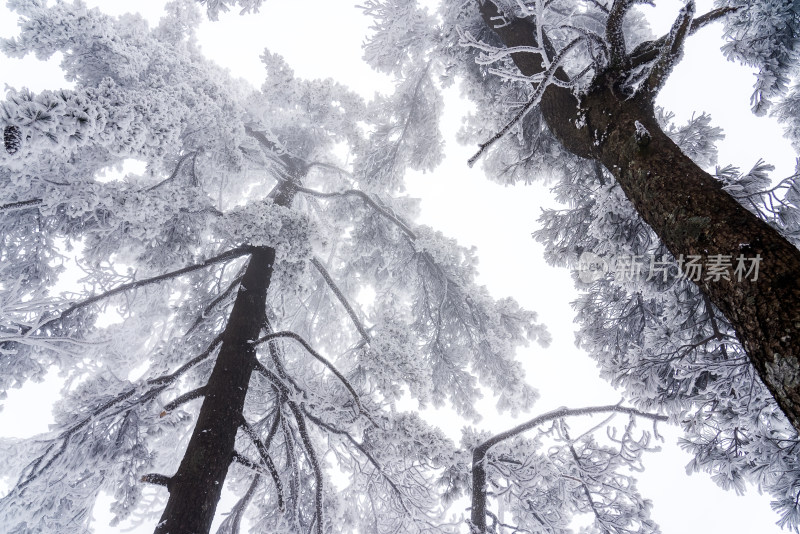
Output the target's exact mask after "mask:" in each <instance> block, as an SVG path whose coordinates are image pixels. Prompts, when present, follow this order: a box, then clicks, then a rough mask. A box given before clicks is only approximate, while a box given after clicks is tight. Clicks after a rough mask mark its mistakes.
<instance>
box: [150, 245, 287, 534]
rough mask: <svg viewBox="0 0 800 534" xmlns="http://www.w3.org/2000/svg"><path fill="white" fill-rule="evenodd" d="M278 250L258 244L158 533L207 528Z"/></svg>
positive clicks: (197, 532)
mask: <svg viewBox="0 0 800 534" xmlns="http://www.w3.org/2000/svg"><path fill="white" fill-rule="evenodd" d="M274 262H275V250H274V249H272V248H270V247H257V248H255V249H254V250H253V253H252V255H251V257H250V262H249V264H248V265H247V270H246V271H245V274H244V278H243V279H242V283H241V286H240V289H239V293H238V295H237V296H236V301H235V302H234V305H233V310H232V311H231V315H230V318H229V319H228V324H227V326H226V327H225V334H224V337H223V340H222V346H221V348H220V351H219V355H218V356H217V361H216V363H215V364H214V369H213V370H212V372H211V377H210V378H209V379H208V383H207V385H206V386H205V398H204V400H203V406H202V408H201V409H200V414H199V416H198V418H197V423H196V425H195V428H194V432H193V433H192V437H191V439H190V440H189V446H188V447H187V449H186V453H185V454H184V456H183V460H182V461H181V465H180V467H179V468H178V471H177V472H176V473H175V475H174V476H172V478H171V479H170V481H169V484H168V485H167V488H168V489H169V501H168V502H167V506H166V508H165V509H164V513H163V514H162V515H161V521H160V522H159V523H158V526H157V527H156V530H155V533H156V534H207V533H208V531H209V529H210V528H211V522H212V521H213V520H214V513H215V511H216V508H217V502H218V501H219V497H220V494H221V493H222V486H223V484H224V483H225V477H226V475H227V473H228V466H229V465H230V462H231V458H232V457H233V451H234V444H235V441H236V433H237V432H238V430H239V426H240V424H241V417H242V409H243V407H244V401H245V397H246V395H247V389H248V385H249V383H250V375H251V374H252V372H253V368H254V367H255V363H256V348H255V346H254V345H253V341H255V340H256V339H258V337H259V334H260V333H261V328H262V326H263V325H264V319H265V309H266V300H267V289H268V288H269V284H270V281H271V278H272V271H273V263H274Z"/></svg>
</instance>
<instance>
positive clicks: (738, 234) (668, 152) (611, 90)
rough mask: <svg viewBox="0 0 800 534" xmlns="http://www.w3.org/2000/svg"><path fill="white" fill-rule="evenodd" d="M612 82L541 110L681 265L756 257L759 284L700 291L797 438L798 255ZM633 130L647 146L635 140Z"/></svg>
mask: <svg viewBox="0 0 800 534" xmlns="http://www.w3.org/2000/svg"><path fill="white" fill-rule="evenodd" d="M481 12H482V14H483V16H484V19H485V20H486V22H487V24H489V25H490V26H491V27H494V24H493V22H492V21H491V17H494V16H497V15H498V14H499V13H498V10H497V6H495V5H494V4H493V3H492V2H491V1H486V2H485V3H484V4H483V5H482V7H481ZM531 30H532V24H531V23H529V22H527V21H524V20H516V21H514V22H512V23H511V24H509V25H508V26H505V27H502V28H494V31H495V32H496V33H497V35H498V36H499V37H500V38H501V40H502V41H503V43H504V44H505V45H506V46H508V47H511V46H536V45H537V44H536V38H535V35H536V34H535V33H534V32H532V31H531ZM547 44H548V43H545V45H547ZM512 59H513V60H514V62H515V64H516V65H517V67H518V68H519V69H520V71H521V72H522V73H523V74H524V75H526V76H531V75H534V74H538V73H539V72H541V71H542V67H541V58H539V57H538V56H537V55H535V54H531V53H515V54H512ZM615 81H616V80H615V79H614V76H613V75H612V74H611V73H600V74H599V75H598V76H597V77H596V79H595V80H594V82H593V83H592V86H591V88H590V89H589V90H588V91H587V93H586V94H585V95H582V96H581V97H580V99H579V98H578V97H577V96H575V95H574V94H573V93H572V91H571V90H570V89H566V88H562V87H558V86H556V85H550V86H549V87H548V88H547V89H546V90H545V92H544V95H543V97H542V100H541V104H540V106H541V110H542V113H543V115H544V117H545V120H546V121H547V124H548V126H549V127H550V129H551V130H552V132H553V134H554V135H555V136H556V137H557V138H558V139H559V140H560V141H561V143H562V144H563V145H564V147H565V148H566V149H567V150H569V151H570V152H572V153H574V154H576V155H578V156H581V157H584V158H590V159H594V160H596V161H599V162H601V163H602V164H603V165H604V166H605V167H606V169H608V170H609V171H610V172H611V174H613V175H614V177H615V178H616V179H617V181H618V182H619V184H620V187H622V190H623V191H624V192H625V194H626V195H627V197H628V199H629V200H630V201H631V203H632V204H633V206H634V207H635V209H636V211H637V212H638V213H639V215H640V216H641V217H642V219H644V221H645V222H646V223H647V224H649V225H650V227H651V228H652V229H653V230H654V231H655V233H656V234H657V235H658V237H659V238H660V239H661V241H662V242H663V243H664V245H665V246H666V247H667V248H668V249H669V251H670V252H671V253H672V255H673V256H674V257H675V258H679V257H681V256H682V257H684V258H686V257H688V256H699V257H701V258H702V259H701V262H702V264H704V265H705V264H707V263H709V259H710V258H711V259H712V260H713V258H712V257H715V256H717V255H721V256H722V257H725V258H728V259H729V260H730V261H732V262H733V264H734V266H735V265H736V260H737V258H738V257H739V255H744V256H745V257H746V258H755V257H756V255H758V256H760V258H761V261H760V265H759V270H758V278H757V280H754V281H752V280H749V279H743V280H741V281H738V280H737V279H736V277H733V276H732V277H730V279H729V280H726V279H725V278H720V279H719V280H714V279H706V280H702V281H698V282H697V284H698V286H699V288H700V290H701V291H702V292H703V293H704V294H705V295H706V296H707V297H708V298H709V299H710V300H711V302H713V303H714V304H715V305H716V306H717V307H718V308H719V309H720V310H721V311H722V313H724V314H725V316H726V317H727V318H728V320H729V321H730V322H731V324H732V325H733V326H734V328H735V329H736V334H737V337H738V338H739V341H740V342H741V343H742V345H743V347H744V349H745V351H746V352H747V354H748V356H749V358H750V361H751V362H752V364H753V366H754V367H755V369H756V371H757V372H758V375H759V377H760V378H761V380H762V381H763V382H764V384H765V385H766V386H767V388H768V389H769V391H770V392H771V394H772V395H773V397H774V398H775V400H776V401H777V403H778V405H779V406H780V408H781V409H782V410H783V412H784V413H785V414H786V416H787V417H788V418H789V420H790V421H791V423H792V425H793V426H794V428H795V429H797V430H798V431H800V250H798V249H797V248H796V247H795V246H793V245H792V244H791V243H789V242H788V241H787V240H786V239H785V238H783V236H781V235H780V233H779V232H777V231H776V230H775V229H774V228H772V227H770V226H769V225H768V224H767V223H765V222H764V221H762V220H761V219H759V218H758V217H756V216H755V215H753V214H752V213H751V212H749V211H747V210H746V209H745V208H744V207H742V206H741V205H740V204H739V203H738V202H736V200H734V199H733V198H732V197H731V196H730V195H728V194H727V193H726V192H725V191H724V190H723V189H722V186H721V184H720V183H719V182H718V181H717V180H716V179H714V177H712V176H711V175H709V174H708V173H706V172H705V171H703V170H702V169H701V168H700V167H698V166H697V165H696V164H695V163H694V162H693V161H692V160H690V159H689V158H688V157H687V156H686V155H684V154H683V152H681V150H680V148H678V146H677V145H675V143H673V142H672V140H671V139H669V137H668V136H667V135H666V134H664V132H663V131H662V130H661V128H660V127H659V125H658V123H657V121H656V119H655V113H654V109H653V103H652V102H651V101H650V97H633V98H627V97H626V96H618V95H617V93H616V91H615ZM584 117H585V119H584ZM637 122H638V123H639V125H641V126H643V127H644V128H645V129H646V130H647V132H649V136H645V137H649V139H648V138H642V136H641V135H640V136H637V135H636V132H637ZM579 124H585V125H583V126H582V127H579V126H578V125H579ZM639 131H641V128H639ZM704 276H705V273H704Z"/></svg>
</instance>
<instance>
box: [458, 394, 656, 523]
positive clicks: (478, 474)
mask: <svg viewBox="0 0 800 534" xmlns="http://www.w3.org/2000/svg"><path fill="white" fill-rule="evenodd" d="M609 412H614V413H622V414H628V415H631V416H636V417H643V418H645V419H650V420H652V421H653V422H654V424H655V422H657V421H666V420H667V417H666V416H664V415H659V414H652V413H648V412H642V411H640V410H637V409H635V408H628V407H626V406H620V405H618V404H615V405H610V406H592V407H588V408H574V409H570V408H558V409H556V410H553V411H551V412H547V413H544V414H542V415H540V416H538V417H534V418H533V419H531V420H530V421H527V422H525V423H522V424H521V425H517V426H515V427H514V428H511V429H509V430H506V431H505V432H501V433H499V434H496V435H494V436H492V437H491V438H489V439H487V440H486V441H484V442H483V443H481V444H480V445H478V446H477V447H476V448H475V449H474V450H473V451H472V513H471V522H472V527H473V530H474V531H475V532H476V534H485V533H486V465H485V463H486V462H485V461H486V454H487V453H488V452H489V449H491V448H492V447H494V446H495V445H497V444H498V443H501V442H503V441H505V440H507V439H510V438H513V437H514V436H518V435H520V434H522V433H523V432H526V431H528V430H531V429H533V428H535V427H537V426H539V425H542V424H544V423H548V422H550V421H556V420H558V419H563V418H565V417H574V416H579V415H591V414H597V413H609Z"/></svg>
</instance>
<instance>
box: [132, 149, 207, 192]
mask: <svg viewBox="0 0 800 534" xmlns="http://www.w3.org/2000/svg"><path fill="white" fill-rule="evenodd" d="M192 156H195V157H196V156H197V150H193V151H192V152H187V153H186V154H184V155H183V156H181V157H180V159H179V160H178V163H176V164H175V170H174V171H172V174H170V175H169V177H168V178H166V179H164V180H162V181H160V182H158V183H157V184H156V185H153V186H150V187H148V188H147V189H145V191H146V192H148V193H149V192H150V191H154V190H156V189H158V188H159V187H161V186H162V185H164V184H167V183H169V182H171V181H172V180H174V179H175V177H176V176H178V172H180V170H181V165H183V162H184V161H186V160H187V159H189V158H190V157H192ZM192 166H194V163H192Z"/></svg>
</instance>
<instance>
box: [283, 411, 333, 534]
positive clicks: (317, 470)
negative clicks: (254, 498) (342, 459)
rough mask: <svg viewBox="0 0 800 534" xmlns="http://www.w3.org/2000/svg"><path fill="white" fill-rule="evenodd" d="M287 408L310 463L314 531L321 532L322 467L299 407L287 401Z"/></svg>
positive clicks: (322, 520)
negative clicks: (295, 424) (312, 479)
mask: <svg viewBox="0 0 800 534" xmlns="http://www.w3.org/2000/svg"><path fill="white" fill-rule="evenodd" d="M287 404H288V405H289V409H290V410H291V411H292V414H294V419H295V421H297V430H298V431H299V433H300V439H301V440H302V441H303V447H304V448H305V450H306V457H307V458H308V461H309V463H310V464H311V470H312V471H313V472H314V480H315V487H314V508H315V509H316V517H317V522H316V532H317V534H322V533H323V527H324V526H325V521H324V515H323V509H324V503H323V490H324V486H323V479H322V468H321V467H320V465H319V460H318V459H317V453H316V452H315V451H314V444H313V443H311V436H309V434H308V427H307V426H306V421H305V418H304V417H303V414H302V412H301V411H300V408H299V407H298V406H297V403H295V402H292V401H290V402H288V403H287Z"/></svg>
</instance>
